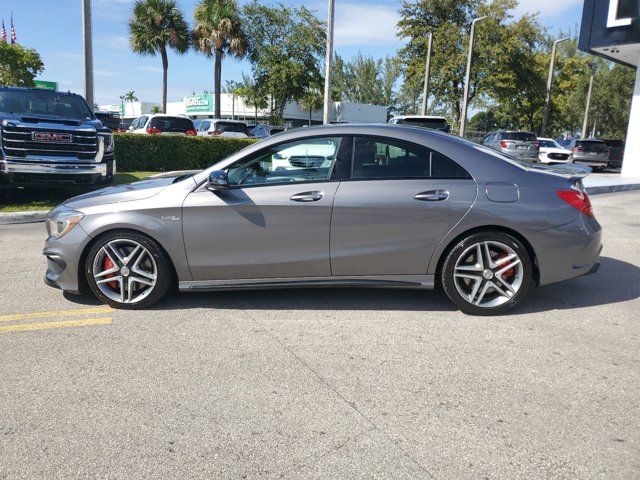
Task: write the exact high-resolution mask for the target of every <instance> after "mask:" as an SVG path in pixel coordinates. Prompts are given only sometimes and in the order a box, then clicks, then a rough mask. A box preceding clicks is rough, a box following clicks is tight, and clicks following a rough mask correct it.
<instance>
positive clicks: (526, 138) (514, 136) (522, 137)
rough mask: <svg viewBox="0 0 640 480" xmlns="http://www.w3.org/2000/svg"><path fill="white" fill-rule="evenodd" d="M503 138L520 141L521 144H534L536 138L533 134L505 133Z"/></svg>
mask: <svg viewBox="0 0 640 480" xmlns="http://www.w3.org/2000/svg"><path fill="white" fill-rule="evenodd" d="M502 138H504V139H505V140H519V141H521V142H533V141H535V140H536V138H537V137H536V136H535V135H534V134H533V133H531V132H503V133H502Z"/></svg>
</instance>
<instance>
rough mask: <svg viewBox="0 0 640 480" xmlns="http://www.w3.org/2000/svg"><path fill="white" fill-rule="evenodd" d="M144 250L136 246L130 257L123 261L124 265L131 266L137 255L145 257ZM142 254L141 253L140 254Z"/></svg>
mask: <svg viewBox="0 0 640 480" xmlns="http://www.w3.org/2000/svg"><path fill="white" fill-rule="evenodd" d="M144 251H145V250H144V248H142V246H141V245H136V247H135V248H134V249H133V250H131V253H130V254H129V255H127V256H126V257H125V258H123V259H122V263H123V264H125V265H129V263H130V262H131V260H132V259H133V258H134V257H135V256H136V254H138V255H140V256H141V255H143V254H144ZM138 252H140V253H138Z"/></svg>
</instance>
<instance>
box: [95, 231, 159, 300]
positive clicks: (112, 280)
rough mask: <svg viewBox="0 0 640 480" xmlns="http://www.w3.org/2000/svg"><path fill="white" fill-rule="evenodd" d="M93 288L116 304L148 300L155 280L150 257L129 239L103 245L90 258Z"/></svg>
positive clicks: (147, 252)
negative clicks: (96, 288)
mask: <svg viewBox="0 0 640 480" xmlns="http://www.w3.org/2000/svg"><path fill="white" fill-rule="evenodd" d="M92 274H93V279H94V280H95V283H96V286H97V287H98V288H99V289H100V291H101V292H102V293H103V294H104V295H106V296H107V297H108V298H110V299H111V300H113V301H115V302H119V303H126V304H133V303H138V302H140V301H142V300H144V299H145V298H147V297H148V296H149V295H150V294H151V292H152V291H153V289H154V287H155V286H156V282H157V280H158V267H157V265H156V261H155V259H154V258H153V255H151V254H150V253H149V251H148V250H147V249H146V248H145V247H144V246H143V245H141V244H140V243H138V242H136V241H134V240H131V239H115V240H111V241H109V242H107V243H105V244H104V245H103V246H102V248H100V249H99V250H98V252H97V253H96V255H95V257H94V259H93V268H92Z"/></svg>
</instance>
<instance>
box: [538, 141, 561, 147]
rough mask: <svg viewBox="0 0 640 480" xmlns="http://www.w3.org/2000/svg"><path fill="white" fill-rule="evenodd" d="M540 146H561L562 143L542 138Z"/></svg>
mask: <svg viewBox="0 0 640 480" xmlns="http://www.w3.org/2000/svg"><path fill="white" fill-rule="evenodd" d="M540 146H541V147H542V148H561V147H560V145H558V144H557V143H556V142H554V141H553V140H540Z"/></svg>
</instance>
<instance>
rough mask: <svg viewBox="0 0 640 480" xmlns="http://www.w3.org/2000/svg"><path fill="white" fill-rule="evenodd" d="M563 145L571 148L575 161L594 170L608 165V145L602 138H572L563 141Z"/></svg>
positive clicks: (602, 168)
mask: <svg viewBox="0 0 640 480" xmlns="http://www.w3.org/2000/svg"><path fill="white" fill-rule="evenodd" d="M564 147H565V148H567V149H569V150H571V154H572V155H573V160H574V162H576V163H582V164H584V165H588V166H590V167H591V168H593V169H594V170H596V171H600V170H604V169H605V168H607V166H608V165H609V154H610V151H609V147H608V146H607V144H606V143H605V142H604V141H602V140H597V139H595V138H572V139H569V140H566V141H565V145H564Z"/></svg>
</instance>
